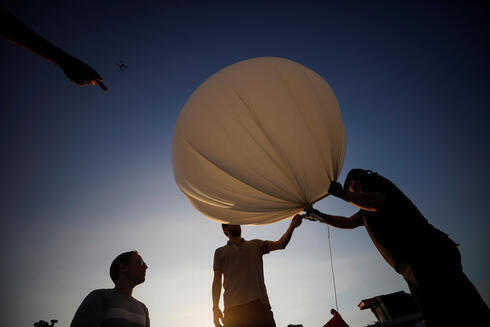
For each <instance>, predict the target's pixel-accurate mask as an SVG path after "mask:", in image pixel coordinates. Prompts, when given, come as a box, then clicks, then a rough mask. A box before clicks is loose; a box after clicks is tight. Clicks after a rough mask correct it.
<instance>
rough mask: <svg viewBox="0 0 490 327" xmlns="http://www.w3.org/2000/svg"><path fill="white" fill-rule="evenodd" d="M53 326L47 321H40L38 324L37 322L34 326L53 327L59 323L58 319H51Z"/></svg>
mask: <svg viewBox="0 0 490 327" xmlns="http://www.w3.org/2000/svg"><path fill="white" fill-rule="evenodd" d="M50 322H51V324H50V323H48V322H47V321H44V320H39V321H38V322H35V323H34V326H35V327H53V326H54V324H56V323H57V322H58V320H56V319H51V321H50Z"/></svg>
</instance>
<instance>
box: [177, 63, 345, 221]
mask: <svg viewBox="0 0 490 327" xmlns="http://www.w3.org/2000/svg"><path fill="white" fill-rule="evenodd" d="M345 143H346V139H345V129H344V124H343V121H342V116H341V114H340V109H339V105H338V103H337V99H336V98H335V95H334V93H333V92H332V89H331V88H330V86H329V85H328V84H327V82H326V81H325V80H324V79H323V78H322V77H320V76H319V75H318V74H316V73H315V72H313V71H312V70H310V69H308V68H306V67H305V66H303V65H301V64H298V63H296V62H294V61H291V60H288V59H282V58H269V57H266V58H255V59H249V60H245V61H241V62H238V63H236V64H233V65H231V66H228V67H226V68H224V69H222V70H220V71H219V72H217V73H216V74H214V75H213V76H211V77H210V78H209V79H208V80H207V81H205V82H204V83H203V84H202V85H201V86H199V88H197V89H196V90H195V91H194V93H193V94H192V95H191V97H190V98H189V99H188V100H187V103H186V104H185V105H184V108H183V109H182V112H181V113H180V116H179V119H178V121H177V125H176V127H175V131H174V136H173V144H172V160H173V169H174V176H175V181H176V182H177V185H178V186H179V188H180V189H181V190H182V192H183V193H184V194H185V196H186V197H187V199H189V201H190V202H191V203H192V205H193V206H194V207H195V208H196V209H197V210H199V211H200V212H201V213H202V214H204V215H205V216H207V217H208V218H210V219H213V220H216V221H219V222H224V223H230V224H268V223H272V222H275V221H278V220H281V219H285V218H289V217H291V216H292V215H294V214H295V213H298V212H300V211H302V209H303V208H304V207H305V206H306V205H307V204H312V203H314V202H316V201H318V200H319V199H321V198H323V197H325V196H326V195H327V190H328V187H329V186H330V181H332V180H336V179H337V177H338V176H339V174H340V171H341V169H342V164H343V161H344V155H345Z"/></svg>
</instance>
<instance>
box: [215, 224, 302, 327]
mask: <svg viewBox="0 0 490 327" xmlns="http://www.w3.org/2000/svg"><path fill="white" fill-rule="evenodd" d="M302 219H303V215H296V216H294V218H293V219H292V221H291V224H290V225H289V228H288V230H287V231H286V233H284V235H283V236H282V237H281V238H280V239H279V240H278V241H263V240H250V241H246V240H244V239H243V238H242V237H241V233H242V229H241V226H240V225H228V224H222V228H223V232H224V233H225V235H226V236H227V237H228V243H227V244H226V245H225V246H222V247H220V248H218V249H216V251H215V252H214V262H213V269H214V279H213V285H212V296H213V318H214V324H215V326H216V327H220V326H221V323H220V319H221V320H222V321H223V323H224V327H275V326H276V323H275V321H274V316H273V314H272V311H271V306H270V304H269V298H268V297H267V291H266V288H265V283H264V268H263V261H262V256H263V255H264V254H267V253H269V252H271V251H276V250H282V249H285V248H286V246H287V245H288V243H289V240H290V239H291V236H292V235H293V231H294V229H295V228H296V227H298V226H299V225H301V222H302ZM223 276H224V283H223V287H224V289H225V292H224V295H223V299H224V305H225V310H224V318H223V313H222V312H221V309H220V308H219V298H220V296H221V283H222V277H223Z"/></svg>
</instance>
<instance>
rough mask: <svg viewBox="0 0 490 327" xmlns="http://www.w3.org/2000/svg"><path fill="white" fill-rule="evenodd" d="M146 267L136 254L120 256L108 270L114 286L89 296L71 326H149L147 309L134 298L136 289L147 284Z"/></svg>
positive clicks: (126, 253)
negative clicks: (142, 284) (145, 282)
mask: <svg viewBox="0 0 490 327" xmlns="http://www.w3.org/2000/svg"><path fill="white" fill-rule="evenodd" d="M147 268H148V266H147V265H146V263H145V262H144V261H143V259H142V258H141V256H140V255H139V254H138V252H136V251H131V252H125V253H122V254H120V255H118V256H117V257H116V259H114V261H112V264H111V267H110V269H109V271H110V276H111V279H112V281H113V282H114V284H115V287H114V288H112V289H99V290H95V291H92V292H91V293H90V294H89V295H87V297H86V298H85V299H84V300H83V302H82V304H80V307H78V310H77V312H76V313H75V316H74V317H73V320H72V322H71V325H70V326H71V327H86V326H94V327H95V326H127V327H141V326H144V327H149V326H150V318H149V314H148V309H147V308H146V306H145V305H144V304H143V303H142V302H140V301H138V300H136V299H135V298H134V297H132V294H133V289H134V288H135V287H136V286H137V285H139V284H141V283H143V282H144V281H145V277H146V269H147Z"/></svg>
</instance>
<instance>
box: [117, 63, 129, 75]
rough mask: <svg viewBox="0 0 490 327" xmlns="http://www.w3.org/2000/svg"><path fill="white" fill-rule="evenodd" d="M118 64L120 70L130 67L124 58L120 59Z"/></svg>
mask: <svg viewBox="0 0 490 327" xmlns="http://www.w3.org/2000/svg"><path fill="white" fill-rule="evenodd" d="M116 65H117V67H119V70H120V71H122V72H123V71H125V70H126V69H127V68H128V65H126V64H125V63H124V61H122V60H119V61H118V62H116Z"/></svg>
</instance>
